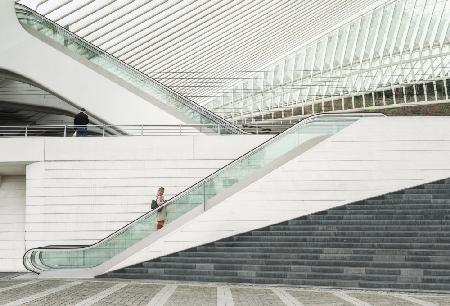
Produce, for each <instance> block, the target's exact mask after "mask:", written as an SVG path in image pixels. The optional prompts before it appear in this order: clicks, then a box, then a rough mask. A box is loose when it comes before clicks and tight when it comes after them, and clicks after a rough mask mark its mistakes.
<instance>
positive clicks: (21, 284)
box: [0, 280, 39, 292]
mask: <svg viewBox="0 0 450 306" xmlns="http://www.w3.org/2000/svg"><path fill="white" fill-rule="evenodd" d="M37 282H39V281H38V280H32V281H29V282H25V283H20V284H15V285H12V286H9V287H3V288H0V292H4V291H8V290H10V289H16V288H20V287H23V286H27V285H31V284H34V283H37Z"/></svg>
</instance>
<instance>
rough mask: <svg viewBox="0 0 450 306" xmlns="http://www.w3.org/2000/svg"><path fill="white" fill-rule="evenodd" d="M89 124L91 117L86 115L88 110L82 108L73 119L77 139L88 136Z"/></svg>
mask: <svg viewBox="0 0 450 306" xmlns="http://www.w3.org/2000/svg"><path fill="white" fill-rule="evenodd" d="M88 123H89V117H88V115H87V114H86V110H85V109H84V108H82V109H81V110H80V112H79V113H78V114H76V115H75V118H74V119H73V125H75V133H76V136H77V137H84V136H87V124H88Z"/></svg>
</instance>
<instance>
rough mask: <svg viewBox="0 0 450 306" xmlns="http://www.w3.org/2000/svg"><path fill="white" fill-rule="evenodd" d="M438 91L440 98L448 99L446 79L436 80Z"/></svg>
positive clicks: (438, 97)
mask: <svg viewBox="0 0 450 306" xmlns="http://www.w3.org/2000/svg"><path fill="white" fill-rule="evenodd" d="M436 93H437V99H438V100H445V99H446V96H445V84H444V81H442V80H439V81H436Z"/></svg>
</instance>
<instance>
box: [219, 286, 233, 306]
mask: <svg viewBox="0 0 450 306" xmlns="http://www.w3.org/2000/svg"><path fill="white" fill-rule="evenodd" d="M217 306H234V301H233V295H232V294H231V290H230V288H229V287H217Z"/></svg>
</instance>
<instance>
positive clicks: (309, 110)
mask: <svg viewBox="0 0 450 306" xmlns="http://www.w3.org/2000/svg"><path fill="white" fill-rule="evenodd" d="M303 109H304V114H305V115H312V113H313V111H312V105H305V107H304V108H303Z"/></svg>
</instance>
